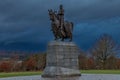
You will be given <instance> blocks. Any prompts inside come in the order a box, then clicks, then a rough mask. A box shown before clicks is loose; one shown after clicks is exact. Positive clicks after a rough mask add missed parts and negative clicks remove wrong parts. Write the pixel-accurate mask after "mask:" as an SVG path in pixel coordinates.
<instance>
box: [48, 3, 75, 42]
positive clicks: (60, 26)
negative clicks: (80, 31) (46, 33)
mask: <svg viewBox="0 0 120 80" xmlns="http://www.w3.org/2000/svg"><path fill="white" fill-rule="evenodd" d="M48 12H49V16H50V20H51V27H52V29H51V30H52V31H53V34H54V36H55V40H57V39H61V40H62V41H64V39H67V38H70V41H72V31H73V23H72V22H68V21H64V9H63V6H62V5H60V10H59V11H58V14H57V13H56V12H55V11H53V10H52V9H50V10H48Z"/></svg>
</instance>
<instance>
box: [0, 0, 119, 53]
mask: <svg viewBox="0 0 120 80" xmlns="http://www.w3.org/2000/svg"><path fill="white" fill-rule="evenodd" d="M60 4H63V6H64V9H65V20H68V21H72V22H74V32H73V36H74V38H73V41H74V42H75V43H76V44H77V45H78V46H79V47H80V48H82V49H83V50H87V49H89V48H90V47H92V45H93V44H94V43H95V41H96V39H97V38H99V36H100V35H102V34H104V33H107V34H109V35H111V36H112V37H113V39H114V40H115V41H116V42H117V43H118V44H120V37H119V35H120V0H0V50H4V49H7V50H9V49H13V50H14V49H17V50H39V51H45V50H46V45H47V43H48V42H49V41H52V40H53V38H54V37H53V34H52V32H51V31H50V27H51V26H50V20H49V16H48V9H53V10H58V8H59V5H60Z"/></svg>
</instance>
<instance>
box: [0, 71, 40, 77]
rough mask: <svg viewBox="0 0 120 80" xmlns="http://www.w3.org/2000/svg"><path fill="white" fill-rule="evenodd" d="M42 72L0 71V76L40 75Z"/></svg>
mask: <svg viewBox="0 0 120 80" xmlns="http://www.w3.org/2000/svg"><path fill="white" fill-rule="evenodd" d="M41 73H42V72H40V71H36V72H11V73H0V78H5V77H14V76H31V75H41Z"/></svg>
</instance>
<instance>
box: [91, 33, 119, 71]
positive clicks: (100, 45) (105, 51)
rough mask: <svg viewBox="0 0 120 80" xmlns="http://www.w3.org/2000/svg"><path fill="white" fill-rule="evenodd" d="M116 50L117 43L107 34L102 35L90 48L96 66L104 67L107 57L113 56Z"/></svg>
mask: <svg viewBox="0 0 120 80" xmlns="http://www.w3.org/2000/svg"><path fill="white" fill-rule="evenodd" d="M117 51H118V48H117V45H116V44H115V42H114V40H113V39H112V37H111V36H109V35H107V34H104V35H102V36H101V37H100V39H99V40H98V41H97V43H96V44H95V46H94V47H93V48H92V50H91V53H92V55H93V57H94V60H95V61H96V67H98V68H102V69H105V68H106V63H107V61H108V59H109V58H110V57H111V56H115V55H116V53H117Z"/></svg>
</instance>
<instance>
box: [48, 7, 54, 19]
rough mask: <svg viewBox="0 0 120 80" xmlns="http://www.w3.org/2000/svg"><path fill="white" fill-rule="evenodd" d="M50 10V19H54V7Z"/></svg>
mask: <svg viewBox="0 0 120 80" xmlns="http://www.w3.org/2000/svg"><path fill="white" fill-rule="evenodd" d="M48 12H49V16H50V20H54V12H53V11H52V9H50V10H48Z"/></svg>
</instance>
